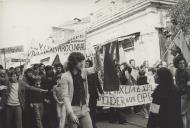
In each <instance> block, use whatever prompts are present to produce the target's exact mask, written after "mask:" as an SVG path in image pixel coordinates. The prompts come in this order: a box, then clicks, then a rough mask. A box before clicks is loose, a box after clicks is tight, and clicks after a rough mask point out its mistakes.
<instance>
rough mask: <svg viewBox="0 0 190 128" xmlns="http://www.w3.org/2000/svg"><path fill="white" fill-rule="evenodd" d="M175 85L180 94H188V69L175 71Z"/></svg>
mask: <svg viewBox="0 0 190 128" xmlns="http://www.w3.org/2000/svg"><path fill="white" fill-rule="evenodd" d="M175 79H176V85H177V88H178V90H179V91H180V92H181V94H182V95H183V94H185V93H186V94H189V93H190V88H189V86H188V85H187V82H188V81H190V69H188V68H185V69H184V70H179V69H177V70H176V74H175Z"/></svg>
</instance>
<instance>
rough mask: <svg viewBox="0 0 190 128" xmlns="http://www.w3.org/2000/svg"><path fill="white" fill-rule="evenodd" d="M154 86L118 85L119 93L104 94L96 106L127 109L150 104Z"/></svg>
mask: <svg viewBox="0 0 190 128" xmlns="http://www.w3.org/2000/svg"><path fill="white" fill-rule="evenodd" d="M154 89H155V85H151V84H146V85H139V86H137V85H135V86H129V85H120V87H119V91H110V92H105V94H103V95H101V96H100V97H99V100H98V103H97V106H104V107H117V108H120V107H128V106H136V105H142V104H148V103H151V102H152V97H151V95H152V93H153V91H154Z"/></svg>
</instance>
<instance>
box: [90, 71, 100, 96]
mask: <svg viewBox="0 0 190 128" xmlns="http://www.w3.org/2000/svg"><path fill="white" fill-rule="evenodd" d="M87 79H88V90H89V94H90V96H94V97H96V98H98V91H99V93H101V94H102V93H103V89H102V86H101V84H100V81H99V79H98V74H97V73H94V74H91V75H88V76H87Z"/></svg>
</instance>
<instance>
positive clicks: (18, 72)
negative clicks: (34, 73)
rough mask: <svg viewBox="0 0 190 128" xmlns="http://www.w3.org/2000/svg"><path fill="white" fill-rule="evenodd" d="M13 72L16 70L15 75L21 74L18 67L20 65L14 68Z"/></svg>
mask: <svg viewBox="0 0 190 128" xmlns="http://www.w3.org/2000/svg"><path fill="white" fill-rule="evenodd" d="M15 72H16V74H17V75H20V74H21V69H20V67H17V68H15Z"/></svg>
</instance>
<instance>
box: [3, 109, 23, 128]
mask: <svg viewBox="0 0 190 128" xmlns="http://www.w3.org/2000/svg"><path fill="white" fill-rule="evenodd" d="M6 128H22V109H21V107H20V106H7V107H6Z"/></svg>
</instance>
